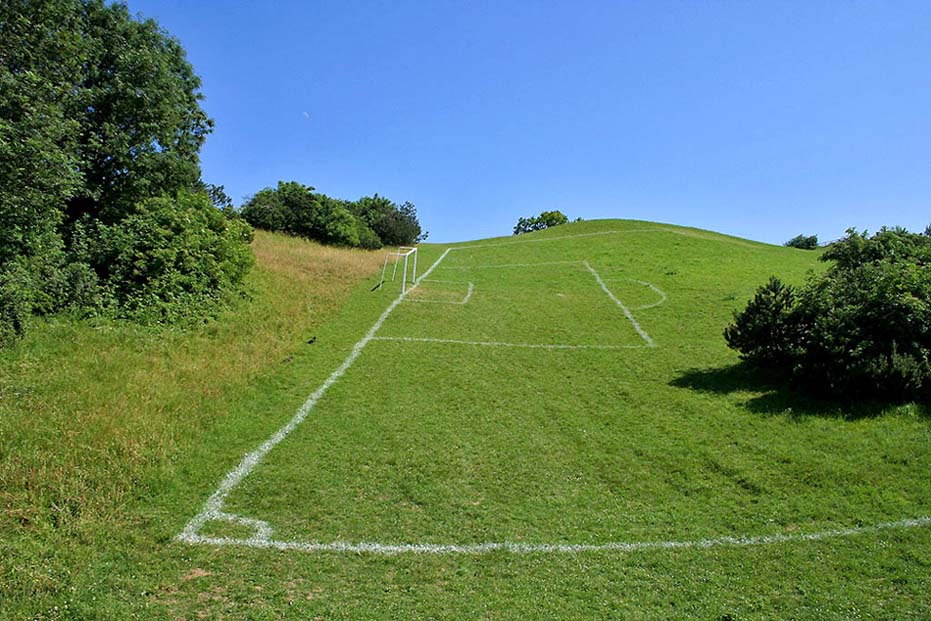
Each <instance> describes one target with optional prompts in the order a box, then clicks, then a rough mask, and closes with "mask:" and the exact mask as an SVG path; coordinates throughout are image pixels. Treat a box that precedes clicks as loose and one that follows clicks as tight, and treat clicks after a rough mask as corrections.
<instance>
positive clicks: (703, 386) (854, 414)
mask: <svg viewBox="0 0 931 621" xmlns="http://www.w3.org/2000/svg"><path fill="white" fill-rule="evenodd" d="M670 384H671V385H672V386H675V387H677V388H687V389H689V390H694V391H697V392H704V393H716V394H730V393H734V392H751V393H761V394H759V395H758V396H754V397H751V398H750V399H748V400H747V401H745V402H744V406H746V408H747V409H748V410H750V411H751V412H755V413H757V414H763V415H789V416H793V417H799V418H801V417H804V416H824V417H832V418H843V419H848V420H854V419H859V418H867V417H874V416H880V415H883V414H887V413H892V412H894V411H901V410H902V408H913V409H914V411H915V412H917V414H918V416H920V417H921V418H924V419H931V408H929V406H928V405H923V404H917V403H914V404H895V403H888V402H881V401H862V400H851V399H845V398H843V397H839V398H836V399H830V398H825V397H816V396H813V395H811V394H809V393H807V392H804V391H802V390H800V389H798V388H796V387H794V386H792V385H791V384H790V383H789V381H788V380H786V379H783V378H780V377H777V376H773V375H772V374H770V373H766V372H764V371H760V370H758V369H756V368H754V367H752V366H750V365H748V364H746V363H739V364H735V365H731V366H728V367H720V368H715V369H690V370H689V371H686V372H685V373H683V374H682V375H681V376H680V377H677V378H676V379H674V380H672V381H671V382H670Z"/></svg>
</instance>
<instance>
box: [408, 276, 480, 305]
mask: <svg viewBox="0 0 931 621" xmlns="http://www.w3.org/2000/svg"><path fill="white" fill-rule="evenodd" d="M430 282H453V281H449V280H431V281H430ZM456 284H461V283H456ZM474 290H475V285H473V284H472V283H469V289H468V291H466V294H465V297H464V298H462V299H461V300H459V301H458V302H450V301H448V300H421V299H418V298H407V301H408V302H420V303H423V304H458V305H460V306H461V305H463V304H468V303H469V298H471V297H472V292H473V291H474Z"/></svg>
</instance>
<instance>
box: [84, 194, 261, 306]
mask: <svg viewBox="0 0 931 621" xmlns="http://www.w3.org/2000/svg"><path fill="white" fill-rule="evenodd" d="M75 237H76V239H75V246H76V248H79V249H80V255H79V256H76V259H78V260H80V261H82V262H83V263H86V264H88V265H90V266H91V267H92V268H93V270H94V272H93V273H95V274H98V275H99V276H100V284H99V285H98V286H99V294H95V293H94V292H93V291H92V290H91V291H86V292H85V295H89V296H94V297H97V298H98V299H100V300H102V303H103V304H104V305H108V304H109V305H113V306H114V308H115V309H116V311H117V312H118V313H119V314H121V315H123V316H127V317H131V318H134V319H140V320H143V321H147V322H164V321H168V322H171V321H177V320H181V319H184V318H190V317H198V316H202V315H205V314H208V313H209V312H210V308H211V306H213V303H214V302H215V301H217V300H220V299H222V298H224V297H226V296H229V295H230V294H231V292H233V291H236V289H237V285H238V284H239V283H240V282H241V281H242V279H243V277H244V276H245V274H246V273H247V272H248V270H249V268H250V267H251V266H252V263H253V260H254V259H253V255H252V252H251V250H250V248H249V246H248V243H249V242H250V241H251V238H252V229H251V227H249V225H247V224H246V223H244V222H242V221H240V220H238V219H235V218H233V219H231V218H227V217H226V216H225V215H224V214H223V213H222V212H221V211H219V210H218V209H216V208H215V207H214V206H213V204H212V203H211V201H210V198H209V197H208V196H207V195H206V194H204V193H193V192H180V193H179V194H178V195H177V196H176V197H175V198H167V197H160V198H153V199H149V200H146V201H143V202H141V203H140V204H139V205H138V207H137V209H136V211H135V212H134V213H133V214H132V215H130V216H128V217H126V218H124V219H122V220H120V221H119V222H117V223H115V224H104V223H100V222H95V221H92V220H90V219H86V220H84V221H82V222H79V223H78V225H77V227H76V234H75ZM92 286H93V283H88V287H87V288H88V289H90V288H91V287H92Z"/></svg>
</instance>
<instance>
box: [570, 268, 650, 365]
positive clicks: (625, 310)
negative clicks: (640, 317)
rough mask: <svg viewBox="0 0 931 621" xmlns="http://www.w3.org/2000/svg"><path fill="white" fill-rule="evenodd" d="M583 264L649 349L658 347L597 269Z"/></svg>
mask: <svg viewBox="0 0 931 621" xmlns="http://www.w3.org/2000/svg"><path fill="white" fill-rule="evenodd" d="M582 263H584V264H585V267H586V268H587V269H588V271H589V272H591V273H592V276H594V277H595V280H596V281H597V282H598V285H599V286H600V287H601V289H602V291H604V292H605V293H606V294H608V297H609V298H611V299H612V300H614V303H615V304H617V305H618V308H620V309H621V311H622V312H623V313H624V316H625V317H627V319H629V320H630V323H631V324H633V326H634V330H636V331H637V334H639V335H640V338H642V339H643V340H644V341H646V343H647V345H648V346H649V347H656V343H654V342H653V339H651V338H650V335H649V334H647V333H646V331H645V330H644V329H643V328H641V327H640V324H639V323H637V320H636V319H635V318H634V316H633V314H632V313H631V312H630V310H629V309H628V308H627V307H626V306H624V303H623V302H621V301H620V300H619V299H617V297H615V295H614V294H613V293H611V290H610V289H608V286H607V285H606V284H605V282H604V281H603V280H601V276H599V275H598V272H596V271H595V268H593V267H592V266H591V265H589V264H588V261H583V262H582Z"/></svg>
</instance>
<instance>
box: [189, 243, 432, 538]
mask: <svg viewBox="0 0 931 621" xmlns="http://www.w3.org/2000/svg"><path fill="white" fill-rule="evenodd" d="M449 252H450V249H447V250H446V252H444V253H443V254H442V255H440V258H438V259H437V260H436V262H435V263H434V264H433V265H431V266H430V269H428V270H427V271H426V272H424V274H423V276H421V280H422V279H423V278H426V277H427V276H429V275H430V272H432V271H433V270H434V269H435V268H436V266H437V265H439V264H440V262H441V261H442V260H443V259H445V258H446V255H448V254H449ZM419 284H420V280H417V281H415V282H414V284H413V285H411V288H410V289H408V290H407V292H406V293H410V292H411V291H413V290H414V289H415V288H416V287H417V285H419ZM406 293H405V292H402V293H401V295H399V296H398V297H397V298H395V299H394V301H393V302H391V304H390V305H388V308H386V309H385V311H384V312H383V313H382V314H381V316H380V317H379V318H378V320H377V321H376V322H375V324H374V325H373V326H372V327H371V328H370V329H369V331H368V332H366V333H365V336H363V337H362V340H360V341H359V342H358V343H356V344H355V346H353V348H352V351H351V352H350V353H349V356H347V357H346V359H345V360H344V361H343V364H341V365H340V366H339V368H338V369H336V370H335V371H333V373H331V374H330V376H329V377H328V378H327V379H326V381H325V382H323V384H322V385H321V386H320V387H319V388H317V390H315V391H314V393H313V394H312V395H310V397H308V398H307V401H305V402H304V405H302V406H301V407H300V409H298V411H297V414H295V415H294V417H293V418H291V420H290V421H288V422H287V424H285V426H284V427H282V428H281V429H279V430H278V431H276V432H275V433H274V434H273V435H272V437H270V438H269V439H268V440H266V441H265V442H263V443H262V445H261V446H260V447H259V448H257V449H255V450H254V451H252V452H251V453H248V454H247V455H246V456H245V457H243V458H242V461H241V462H240V463H239V465H238V466H236V467H235V468H233V470H231V471H230V472H229V473H227V475H226V476H225V477H224V478H223V481H222V482H221V483H220V486H219V487H218V488H217V490H216V491H215V492H214V493H213V494H211V496H210V498H208V499H207V502H206V503H204V507H203V509H202V510H201V512H200V513H199V514H197V515H196V516H194V517H193V518H192V519H191V521H190V522H188V523H187V525H186V526H185V527H184V530H182V531H181V533H180V534H179V535H178V539H179V540H180V541H187V542H193V541H194V540H196V538H197V537H198V535H197V533H198V531H199V530H200V529H201V527H202V526H203V525H204V524H205V523H207V522H208V521H210V520H229V519H230V516H231V514H228V513H224V512H223V504H224V503H225V501H226V498H227V497H228V496H229V494H230V492H232V491H233V489H234V488H235V487H236V486H238V485H239V484H240V483H241V482H242V480H243V479H244V478H246V477H247V476H248V475H249V473H251V472H252V471H253V470H254V469H255V467H256V466H257V465H258V464H259V462H260V461H262V458H264V457H265V456H266V455H267V454H268V452H269V451H271V450H272V449H273V448H275V446H277V445H278V444H279V443H280V442H281V441H282V440H284V439H285V438H286V437H288V434H290V433H291V432H292V431H294V429H295V428H296V427H297V426H298V425H300V424H301V423H302V422H303V421H304V419H305V418H307V415H308V414H310V411H311V410H312V409H313V407H314V405H316V404H317V401H319V400H320V398H321V397H323V395H324V394H326V391H327V390H328V389H329V388H330V386H332V385H333V384H335V383H336V381H337V380H338V379H339V378H341V377H342V376H343V374H345V373H346V371H347V370H348V369H349V367H351V366H352V363H353V362H355V361H356V358H358V357H359V354H361V353H362V350H363V349H365V346H366V345H368V344H369V342H370V341H371V340H372V339H373V338H375V333H376V332H378V330H379V328H381V326H382V324H383V323H385V320H386V319H387V318H388V315H390V314H391V312H392V311H393V310H394V309H395V308H397V306H398V304H400V303H401V301H402V300H403V299H404V297H405V295H406ZM234 517H235V516H234ZM233 521H236V522H238V523H241V524H246V525H248V524H252V525H253V526H255V527H256V528H257V532H258V534H259V535H261V534H262V533H265V537H266V538H267V537H268V536H269V535H270V533H271V529H270V528H268V525H267V524H266V523H265V522H261V521H259V520H249V519H248V518H236V519H234V520H233Z"/></svg>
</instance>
